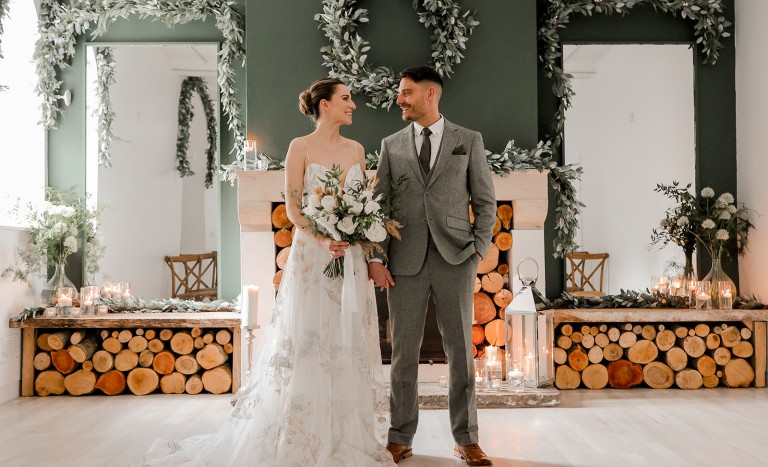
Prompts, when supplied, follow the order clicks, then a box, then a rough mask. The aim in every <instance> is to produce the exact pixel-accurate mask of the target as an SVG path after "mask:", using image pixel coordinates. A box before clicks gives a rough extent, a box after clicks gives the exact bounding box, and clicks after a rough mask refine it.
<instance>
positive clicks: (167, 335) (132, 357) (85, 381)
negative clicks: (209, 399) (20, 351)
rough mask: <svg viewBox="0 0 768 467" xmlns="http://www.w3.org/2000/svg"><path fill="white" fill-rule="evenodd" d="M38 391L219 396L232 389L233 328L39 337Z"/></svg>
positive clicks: (84, 332) (72, 332) (92, 331)
mask: <svg viewBox="0 0 768 467" xmlns="http://www.w3.org/2000/svg"><path fill="white" fill-rule="evenodd" d="M36 344H37V345H36V352H35V359H34V367H35V392H36V393H37V395H39V396H47V395H50V394H64V393H68V394H70V395H73V396H80V395H84V394H90V393H92V392H94V390H96V389H98V390H99V391H101V392H102V393H104V394H107V395H110V396H114V395H117V394H121V393H123V392H124V391H125V390H126V388H127V389H128V391H130V392H131V393H133V394H136V395H139V396H141V395H145V394H149V393H152V392H154V391H155V390H157V389H158V388H159V389H160V392H162V393H165V394H181V393H187V394H199V393H201V392H202V391H204V390H205V391H208V392H211V393H214V394H221V393H224V392H227V391H229V390H230V389H231V387H232V369H231V362H230V360H231V354H232V352H233V343H232V332H231V331H230V330H229V329H202V328H191V329H178V330H176V329H173V330H172V329H122V330H112V329H104V330H97V329H87V330H86V329H82V330H65V329H62V330H56V331H52V332H43V333H40V334H39V335H38V336H37V341H36Z"/></svg>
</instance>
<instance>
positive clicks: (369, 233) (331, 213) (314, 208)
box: [293, 164, 405, 278]
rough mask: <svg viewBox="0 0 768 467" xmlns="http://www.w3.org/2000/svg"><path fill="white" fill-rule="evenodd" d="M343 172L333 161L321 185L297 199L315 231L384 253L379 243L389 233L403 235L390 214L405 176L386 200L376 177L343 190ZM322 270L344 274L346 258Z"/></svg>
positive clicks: (366, 252)
mask: <svg viewBox="0 0 768 467" xmlns="http://www.w3.org/2000/svg"><path fill="white" fill-rule="evenodd" d="M342 173H343V171H342V170H341V168H340V167H339V166H338V165H335V164H334V165H333V167H331V170H328V171H326V173H325V175H324V176H323V177H322V178H321V181H322V183H323V186H322V187H317V188H316V190H315V192H314V193H305V194H304V195H303V197H302V199H296V201H297V202H299V203H300V206H301V213H302V215H303V216H304V218H305V219H307V220H308V221H309V227H310V230H311V231H312V233H313V234H318V233H319V234H320V235H323V236H325V237H328V238H332V239H333V240H337V241H345V242H349V243H350V244H351V245H360V246H361V247H362V249H363V252H364V253H365V255H366V256H370V255H371V254H372V253H373V252H374V251H379V252H380V253H382V254H383V253H384V251H383V250H382V248H381V246H380V245H379V242H382V241H384V240H385V239H386V238H387V235H388V234H389V235H391V236H392V237H394V238H398V239H399V238H400V234H399V232H398V231H399V229H400V228H401V227H402V226H401V225H400V223H399V222H397V221H395V220H394V219H392V217H391V215H392V211H393V209H394V206H395V203H396V200H397V198H398V197H399V195H400V191H401V190H400V186H401V185H402V183H404V182H405V179H400V180H398V181H397V182H396V183H394V184H393V189H392V190H391V195H390V196H389V197H388V198H387V199H384V198H383V195H382V194H375V190H374V188H375V186H376V183H377V180H376V179H368V178H365V179H364V180H363V181H361V182H357V183H354V184H353V185H352V186H351V187H349V188H347V189H346V190H345V191H344V192H342V188H341V183H340V181H341V179H340V177H341V174H342ZM293 197H294V198H296V197H297V194H296V193H293ZM323 272H324V273H325V275H326V276H327V277H330V278H336V277H341V276H343V275H344V262H343V259H342V258H336V259H332V260H331V261H330V262H329V263H328V264H327V265H326V267H325V269H324V270H323Z"/></svg>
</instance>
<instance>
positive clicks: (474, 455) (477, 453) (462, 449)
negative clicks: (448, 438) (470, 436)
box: [453, 443, 493, 465]
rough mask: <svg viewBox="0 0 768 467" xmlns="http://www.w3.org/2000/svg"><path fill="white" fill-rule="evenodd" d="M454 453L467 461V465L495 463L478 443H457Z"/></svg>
mask: <svg viewBox="0 0 768 467" xmlns="http://www.w3.org/2000/svg"><path fill="white" fill-rule="evenodd" d="M453 455H454V456H456V457H458V458H459V459H464V460H465V461H467V465H493V462H492V461H491V460H490V459H488V456H486V455H485V453H484V452H483V450H482V449H480V446H479V445H478V444H477V443H475V444H467V445H466V446H458V445H457V446H456V447H455V448H453Z"/></svg>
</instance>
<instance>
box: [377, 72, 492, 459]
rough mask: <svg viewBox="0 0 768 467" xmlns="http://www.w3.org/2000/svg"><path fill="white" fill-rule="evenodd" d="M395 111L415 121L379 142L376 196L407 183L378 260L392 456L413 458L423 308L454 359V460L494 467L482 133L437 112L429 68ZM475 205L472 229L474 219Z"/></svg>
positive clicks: (405, 87)
mask: <svg viewBox="0 0 768 467" xmlns="http://www.w3.org/2000/svg"><path fill="white" fill-rule="evenodd" d="M400 78H401V80H400V87H399V89H398V96H397V105H398V106H400V108H401V109H402V116H403V120H406V121H410V122H412V123H411V124H410V125H408V126H407V127H406V128H404V129H402V130H400V131H399V132H397V133H395V134H393V135H391V136H388V137H386V138H384V140H382V142H381V158H380V161H379V168H378V173H377V176H378V178H379V185H378V187H379V189H380V190H381V191H382V192H386V191H387V190H389V187H390V181H391V180H397V179H398V178H399V177H400V176H402V175H405V176H406V177H408V183H407V185H406V187H405V189H404V192H403V196H402V200H401V202H400V204H399V206H398V209H397V211H396V212H395V219H396V220H398V221H399V222H400V223H401V224H402V225H403V228H402V230H401V231H400V234H401V236H402V239H401V240H400V241H392V242H385V243H384V244H383V245H382V246H383V247H384V250H385V251H386V252H387V259H388V263H387V264H386V265H385V264H384V263H383V262H382V260H381V259H376V258H374V259H372V260H371V261H370V262H369V264H368V270H369V273H370V276H371V279H373V282H374V284H375V285H376V286H377V287H381V288H385V289H388V302H389V320H390V324H391V326H392V336H393V342H392V377H391V382H392V384H391V396H390V409H391V412H392V415H391V417H392V426H391V428H390V429H389V444H388V445H387V449H389V451H390V453H392V457H393V458H394V461H395V462H399V461H400V459H402V458H404V457H409V456H411V455H412V453H413V451H412V450H411V444H412V441H413V437H414V435H415V434H416V425H417V423H418V419H419V406H418V384H417V379H418V371H419V350H420V347H421V342H422V338H423V334H424V321H425V318H426V315H427V302H428V301H429V298H430V296H431V297H432V299H433V300H434V301H435V305H436V315H437V325H438V328H439V330H440V333H441V334H442V336H443V348H444V349H445V353H446V355H447V356H448V368H449V375H450V376H449V381H450V387H449V390H448V395H449V398H448V400H449V412H450V418H451V431H452V432H453V438H454V440H455V441H456V447H455V448H454V454H455V455H456V456H457V457H459V458H461V459H464V460H466V462H467V464H468V465H492V462H491V460H490V459H488V457H486V455H485V453H483V451H482V450H481V449H480V447H479V446H478V444H477V441H478V434H477V408H476V405H475V378H474V364H473V360H472V353H471V352H470V348H471V347H470V346H471V345H472V317H473V314H472V303H473V298H472V294H473V288H474V284H475V281H474V278H475V277H476V271H477V265H478V262H479V261H480V258H481V257H482V256H484V255H485V254H486V253H487V251H488V247H489V245H490V242H491V232H492V229H493V225H494V223H495V221H496V218H495V216H496V196H495V194H494V190H493V182H492V180H491V172H490V170H489V168H488V164H487V163H486V158H485V148H484V146H483V138H482V136H481V135H480V133H478V132H476V131H472V130H468V129H466V128H462V127H460V126H458V125H454V124H453V123H451V122H449V121H448V120H446V119H445V118H443V116H442V115H441V114H440V111H439V109H438V105H439V103H440V96H441V94H442V92H443V80H442V79H441V78H440V75H439V74H438V73H437V72H436V71H435V70H434V69H432V68H430V67H419V68H411V69H408V70H405V71H403V72H402V73H400ZM470 205H471V206H472V212H473V213H474V216H475V219H474V223H470V220H469V206H470Z"/></svg>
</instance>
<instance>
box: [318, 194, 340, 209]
mask: <svg viewBox="0 0 768 467" xmlns="http://www.w3.org/2000/svg"><path fill="white" fill-rule="evenodd" d="M320 204H321V205H322V206H323V209H325V210H326V211H332V210H333V209H334V208H335V207H336V198H334V197H333V196H331V195H325V196H323V199H322V200H321V201H320Z"/></svg>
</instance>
